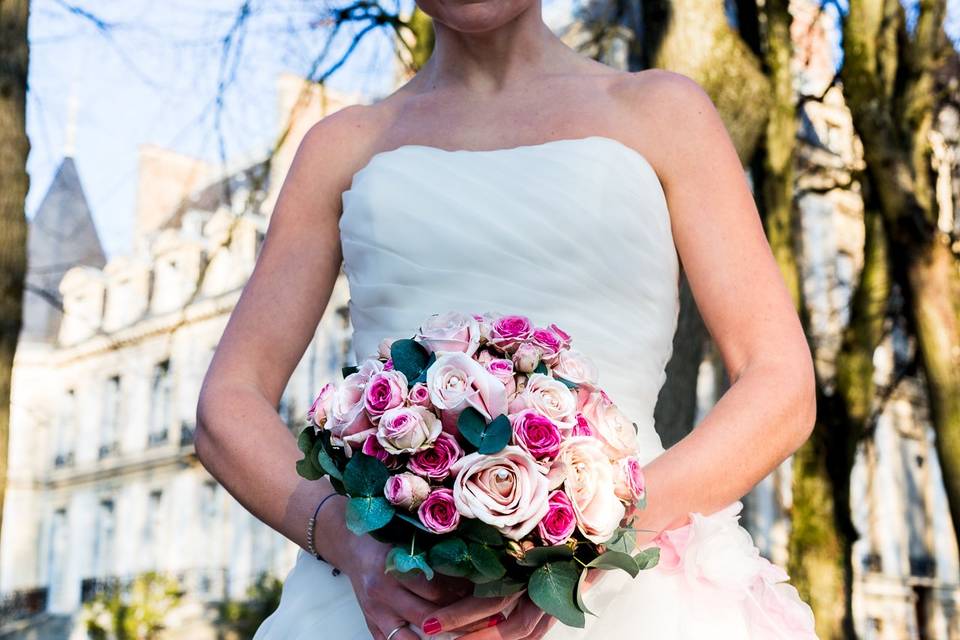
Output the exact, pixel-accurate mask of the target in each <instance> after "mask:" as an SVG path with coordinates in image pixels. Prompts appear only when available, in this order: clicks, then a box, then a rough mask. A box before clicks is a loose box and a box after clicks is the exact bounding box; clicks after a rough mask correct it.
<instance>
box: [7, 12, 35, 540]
mask: <svg viewBox="0 0 960 640" xmlns="http://www.w3.org/2000/svg"><path fill="white" fill-rule="evenodd" d="M28 15H29V2H28V0H0V527H2V525H3V499H4V495H5V494H6V488H7V449H8V445H9V436H10V380H11V374H12V372H13V355H14V352H15V351H16V348H17V338H18V336H19V334H20V322H21V316H22V313H23V306H22V305H23V285H24V279H25V278H26V271H27V220H26V217H25V216H24V203H25V200H26V197H27V187H28V184H29V182H28V177H27V170H26V167H27V154H28V153H29V150H30V143H29V142H28V141H27V129H26V99H27V63H28V57H29V56H28V51H29V50H28V47H27V17H28Z"/></svg>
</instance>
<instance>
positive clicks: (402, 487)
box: [383, 473, 430, 511]
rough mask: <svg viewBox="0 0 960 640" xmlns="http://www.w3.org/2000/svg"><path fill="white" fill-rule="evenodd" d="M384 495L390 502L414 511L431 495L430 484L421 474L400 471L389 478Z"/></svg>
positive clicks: (384, 488)
mask: <svg viewBox="0 0 960 640" xmlns="http://www.w3.org/2000/svg"><path fill="white" fill-rule="evenodd" d="M383 495H384V497H386V499H387V502H389V503H390V504H392V505H396V506H398V507H400V508H402V509H406V510H407V511H414V510H416V508H417V507H419V506H420V505H421V504H423V502H424V500H426V499H427V496H429V495H430V485H429V484H428V483H427V481H426V480H424V479H423V478H421V477H420V476H415V475H413V474H412V473H398V474H397V475H395V476H390V477H389V478H387V484H385V485H384V487H383Z"/></svg>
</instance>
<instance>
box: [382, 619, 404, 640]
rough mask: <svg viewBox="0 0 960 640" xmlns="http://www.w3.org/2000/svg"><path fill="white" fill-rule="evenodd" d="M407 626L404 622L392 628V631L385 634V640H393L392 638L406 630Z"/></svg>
mask: <svg viewBox="0 0 960 640" xmlns="http://www.w3.org/2000/svg"><path fill="white" fill-rule="evenodd" d="M408 626H409V625H408V624H407V623H406V622H404V623H403V624H401V625H399V626H396V627H394V628H393V630H392V631H391V632H390V633H388V634H387V640H393V636H395V635H397V634H398V633H400V632H401V631H403V630H404V629H406V628H407V627H408Z"/></svg>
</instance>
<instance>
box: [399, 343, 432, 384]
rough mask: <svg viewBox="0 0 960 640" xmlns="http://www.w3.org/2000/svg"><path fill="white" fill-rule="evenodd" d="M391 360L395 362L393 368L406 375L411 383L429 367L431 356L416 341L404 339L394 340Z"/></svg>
mask: <svg viewBox="0 0 960 640" xmlns="http://www.w3.org/2000/svg"><path fill="white" fill-rule="evenodd" d="M390 358H391V359H392V360H393V368H394V369H396V370H397V371H399V372H400V373H402V374H403V375H405V376H406V377H407V380H408V381H409V380H415V379H417V378H418V377H420V373H421V372H422V371H423V370H424V369H425V368H426V367H427V362H429V360H430V354H429V353H428V352H427V350H426V349H425V348H424V347H423V345H422V344H420V343H419V342H417V341H416V340H411V339H409V338H403V339H401V340H394V342H393V344H391V345H390Z"/></svg>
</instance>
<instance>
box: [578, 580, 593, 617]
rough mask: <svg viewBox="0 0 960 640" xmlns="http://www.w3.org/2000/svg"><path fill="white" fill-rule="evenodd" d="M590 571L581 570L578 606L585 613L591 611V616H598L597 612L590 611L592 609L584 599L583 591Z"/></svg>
mask: <svg viewBox="0 0 960 640" xmlns="http://www.w3.org/2000/svg"><path fill="white" fill-rule="evenodd" d="M588 573H589V571H581V572H580V579H579V580H577V608H578V609H580V611H583V612H584V613H589V614H590V615H591V616H596V615H597V614H595V613H594V612H593V611H590V609H588V608H587V603H586V602H584V601H583V591H584V586H585V585H586V582H587V574H588Z"/></svg>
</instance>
